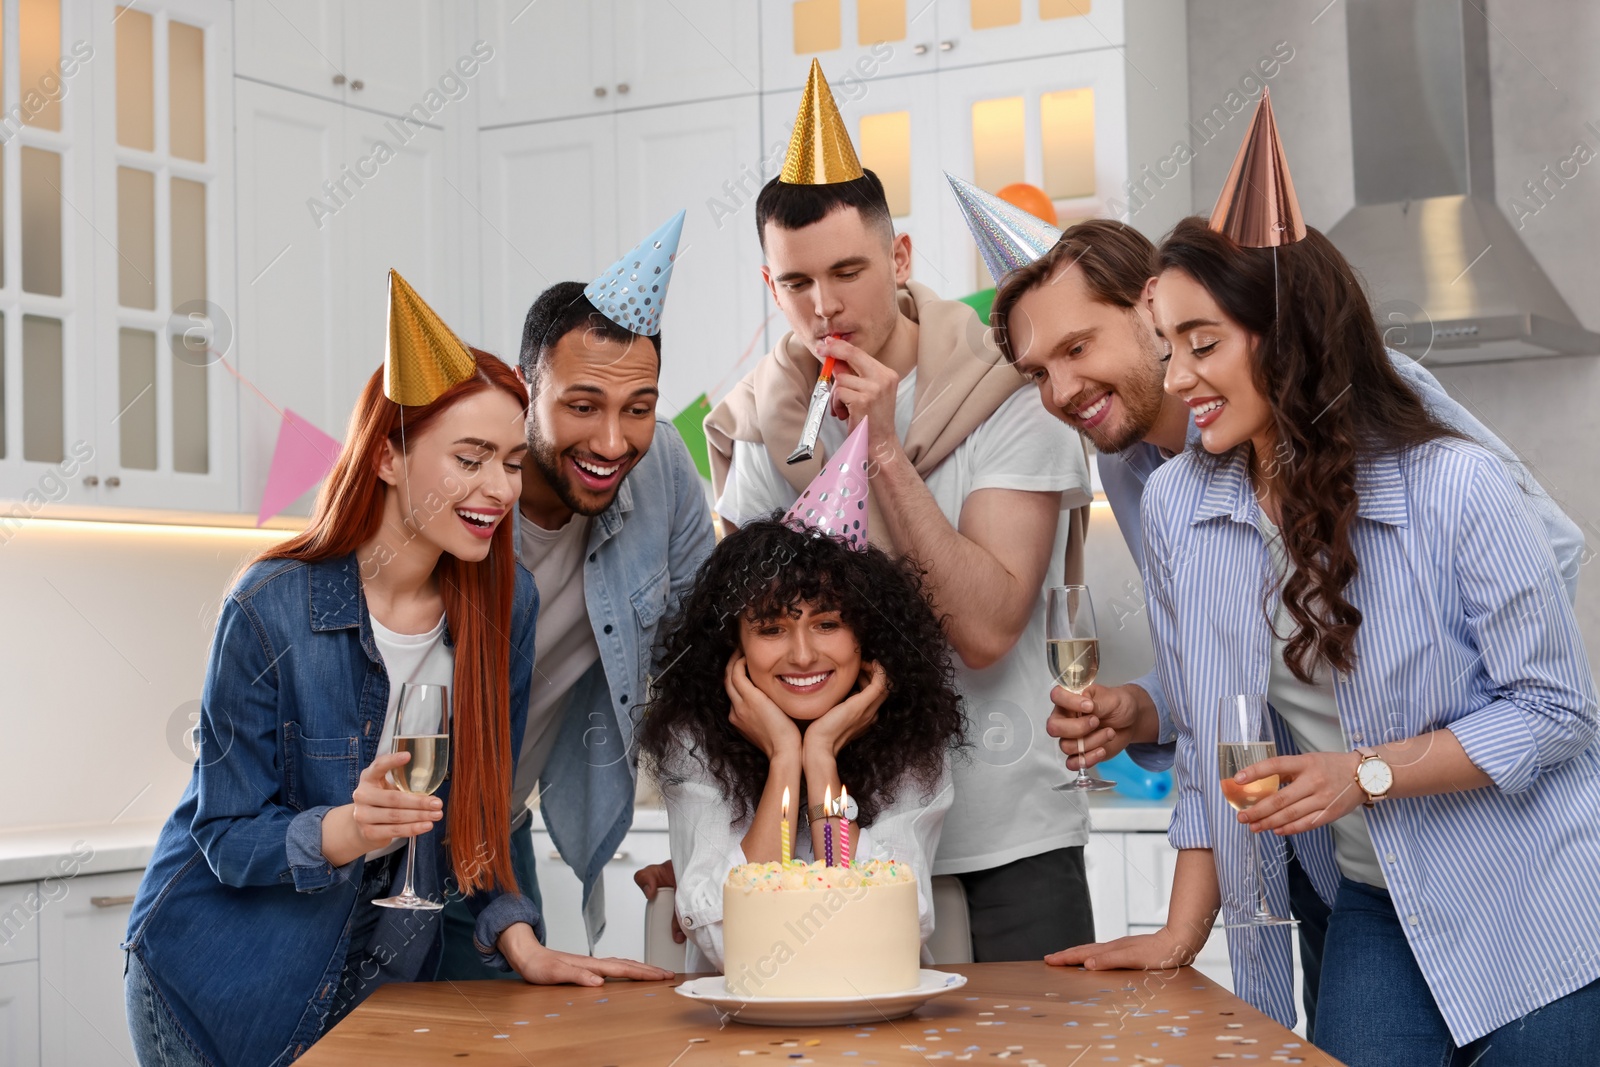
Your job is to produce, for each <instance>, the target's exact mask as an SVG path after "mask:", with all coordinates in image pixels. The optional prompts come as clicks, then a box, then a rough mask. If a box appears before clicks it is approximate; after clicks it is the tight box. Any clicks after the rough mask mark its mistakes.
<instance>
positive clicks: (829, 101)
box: [778, 59, 865, 463]
mask: <svg viewBox="0 0 1600 1067" xmlns="http://www.w3.org/2000/svg"><path fill="white" fill-rule="evenodd" d="M864 176H865V172H863V171H862V169H861V160H860V159H858V158H857V157H856V149H855V145H853V144H851V143H850V131H849V130H848V129H847V128H846V127H845V124H844V118H843V116H841V115H840V114H839V105H837V104H836V103H834V101H833V91H832V90H831V89H829V88H828V79H827V78H825V77H823V75H822V64H821V63H818V62H817V61H816V60H815V59H813V60H812V61H811V73H810V74H809V75H808V76H807V77H806V87H805V91H804V92H803V93H801V94H800V110H799V111H798V112H797V113H796V114H795V117H794V132H793V133H792V134H790V136H789V152H788V154H787V155H786V156H785V157H784V160H783V170H782V172H780V173H779V175H778V180H779V181H780V182H783V183H784V184H785V185H837V184H839V183H840V182H853V181H855V180H856V179H857V178H861V177H864ZM833 367H834V362H833V357H832V356H828V357H826V358H825V359H823V361H822V373H821V374H819V375H817V384H816V385H815V386H813V387H812V389H811V402H810V404H809V405H808V406H807V407H806V421H805V423H804V424H803V425H802V427H801V429H800V443H799V444H797V445H795V449H794V451H793V452H791V453H790V454H789V462H790V463H800V462H803V461H805V460H808V459H810V458H811V457H812V456H813V455H814V454H815V452H816V448H817V435H818V434H819V433H821V432H822V419H823V416H825V415H827V413H828V402H829V401H830V400H831V399H832V398H833Z"/></svg>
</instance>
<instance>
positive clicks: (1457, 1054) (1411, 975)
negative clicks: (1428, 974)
mask: <svg viewBox="0 0 1600 1067" xmlns="http://www.w3.org/2000/svg"><path fill="white" fill-rule="evenodd" d="M1597 1020H1600V982H1592V983H1590V984H1589V985H1587V986H1584V987H1583V988H1582V989H1578V990H1574V991H1573V992H1571V993H1568V994H1567V995H1566V996H1564V997H1562V998H1560V999H1559V1000H1556V1001H1553V1002H1551V1003H1549V1004H1546V1005H1545V1006H1544V1007H1542V1008H1540V1009H1538V1010H1537V1011H1532V1012H1529V1013H1528V1014H1527V1015H1524V1016H1523V1017H1522V1018H1520V1019H1515V1020H1513V1021H1511V1022H1509V1023H1507V1024H1506V1025H1504V1026H1502V1027H1500V1029H1498V1030H1494V1031H1492V1032H1490V1033H1488V1034H1485V1035H1484V1036H1483V1037H1480V1038H1478V1039H1477V1040H1476V1041H1472V1042H1469V1043H1468V1044H1467V1045H1465V1046H1463V1047H1459V1048H1458V1047H1457V1046H1456V1044H1455V1042H1453V1041H1452V1040H1451V1039H1450V1030H1449V1028H1448V1027H1446V1026H1445V1022H1444V1018H1443V1017H1442V1016H1441V1015H1440V1014H1439V1009H1438V1006H1437V1005H1436V1004H1435V1003H1434V999H1433V993H1432V992H1431V991H1430V990H1429V989H1428V983H1427V980H1426V979H1424V978H1423V976H1422V971H1421V970H1420V969H1418V967H1417V961H1416V958H1415V957H1414V956H1413V955H1412V954H1411V946H1410V945H1409V944H1407V943H1406V936H1405V933H1404V931H1403V930H1402V929H1401V927H1400V917H1399V916H1398V915H1396V914H1395V910H1394V904H1393V903H1392V902H1391V901H1390V899H1389V894H1388V893H1387V892H1385V891H1384V890H1382V889H1378V888H1376V887H1375V886H1369V885H1363V884H1361V883H1359V882H1352V881H1351V880H1350V879H1348V878H1345V879H1341V880H1340V882H1339V895H1338V898H1337V899H1336V900H1335V901H1334V904H1333V914H1332V915H1331V916H1330V917H1329V919H1328V939H1327V944H1326V946H1325V949H1324V952H1323V956H1322V982H1321V990H1320V995H1319V997H1318V1000H1317V1027H1316V1030H1315V1032H1314V1033H1313V1034H1312V1043H1313V1044H1315V1045H1316V1046H1317V1047H1318V1048H1320V1049H1322V1050H1323V1051H1324V1052H1327V1053H1329V1054H1330V1055H1333V1056H1336V1057H1338V1058H1339V1059H1340V1060H1342V1061H1343V1062H1344V1063H1346V1064H1348V1065H1349V1067H1527V1065H1529V1064H1541V1063H1550V1064H1573V1065H1577V1064H1596V1063H1600V1024H1597Z"/></svg>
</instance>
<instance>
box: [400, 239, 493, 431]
mask: <svg viewBox="0 0 1600 1067" xmlns="http://www.w3.org/2000/svg"><path fill="white" fill-rule="evenodd" d="M477 367H478V361H477V360H476V359H474V358H473V355H472V350H471V349H469V348H468V347H467V346H466V344H464V343H463V342H462V340H461V338H459V337H457V336H456V335H455V334H454V333H452V332H451V331H450V327H448V326H446V325H445V324H444V321H443V320H442V319H440V318H439V316H438V315H436V314H434V311H433V309H432V308H431V307H429V306H428V305H427V304H426V303H425V302H424V301H423V299H422V297H420V296H418V295H417V291H416V290H415V289H413V288H411V286H410V285H409V284H407V282H406V280H405V279H404V278H402V277H400V274H399V272H398V271H395V270H392V269H391V270H390V271H389V340H388V344H387V345H386V347H385V349H384V353H383V395H384V396H386V397H388V398H389V399H390V400H393V401H394V402H395V403H396V404H403V405H405V406H406V407H417V406H420V405H422V404H431V403H433V402H434V401H435V400H437V399H439V397H441V396H442V395H444V393H445V391H446V390H447V389H449V388H450V387H451V386H452V385H455V384H456V383H458V382H464V381H466V380H467V379H468V378H470V377H472V375H473V373H474V372H475V371H476V370H477Z"/></svg>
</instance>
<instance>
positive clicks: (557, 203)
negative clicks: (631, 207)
mask: <svg viewBox="0 0 1600 1067" xmlns="http://www.w3.org/2000/svg"><path fill="white" fill-rule="evenodd" d="M529 17H532V13H531V12H530V14H529ZM615 121H616V120H615V119H614V118H613V117H612V116H609V115H606V116H600V117H597V118H586V119H565V120H563V121H560V122H539V123H533V124H531V125H527V126H512V127H508V128H506V129H496V130H484V131H483V132H482V133H481V134H480V137H479V144H478V151H479V161H478V174H479V181H480V187H481V189H482V197H481V199H480V200H479V202H478V203H477V204H476V211H475V216H476V217H477V218H478V219H479V220H480V225H481V231H482V232H481V236H480V241H479V244H480V248H481V252H480V264H479V277H480V278H481V279H482V281H481V285H480V293H481V296H482V301H483V327H482V335H481V338H480V343H482V344H483V345H485V346H486V347H487V348H489V349H490V350H491V351H494V352H496V353H497V354H498V355H500V356H501V357H502V358H504V359H505V360H506V361H507V362H508V363H515V362H516V360H517V352H518V349H519V348H520V345H521V341H522V320H523V318H524V316H526V315H527V313H528V306H529V305H530V304H532V303H533V300H534V298H535V297H536V296H538V295H539V294H540V293H541V292H543V291H544V290H545V289H546V288H548V287H549V286H551V285H554V284H555V283H556V282H560V281H583V282H587V281H588V280H589V279H591V278H593V277H594V276H595V275H597V274H599V273H600V272H601V271H602V270H604V269H605V268H606V267H607V266H608V265H609V264H610V263H611V262H612V261H613V260H615V259H616V257H617V256H620V255H621V254H622V253H623V252H625V251H626V250H627V249H628V248H631V247H632V242H637V241H639V240H640V239H641V238H643V237H644V236H645V234H644V233H640V234H639V235H638V236H636V237H634V238H632V242H630V243H628V244H626V245H624V246H623V247H618V245H619V244H620V243H621V241H622V239H623V236H625V235H619V232H618V228H617V212H616V204H617V145H616V132H615ZM648 232H649V231H645V233H648ZM668 306H669V309H670V306H671V305H670V301H669V305H668Z"/></svg>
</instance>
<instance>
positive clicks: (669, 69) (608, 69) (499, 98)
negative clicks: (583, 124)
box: [478, 0, 761, 128]
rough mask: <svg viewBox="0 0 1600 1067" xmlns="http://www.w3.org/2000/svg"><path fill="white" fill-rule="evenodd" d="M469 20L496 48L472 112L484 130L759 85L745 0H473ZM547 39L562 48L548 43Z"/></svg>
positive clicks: (753, 28)
mask: <svg viewBox="0 0 1600 1067" xmlns="http://www.w3.org/2000/svg"><path fill="white" fill-rule="evenodd" d="M478 25H479V30H480V32H481V33H482V34H483V35H484V37H485V39H486V40H488V41H489V42H490V43H491V44H492V45H493V46H494V47H495V49H496V51H497V53H499V55H498V57H497V58H496V60H495V61H494V63H492V64H490V65H489V67H488V71H487V79H486V86H485V87H486V90H487V92H486V94H485V97H484V101H483V105H482V111H481V112H480V121H481V123H482V124H483V125H484V126H485V127H489V128H493V127H497V126H506V125H511V124H515V123H524V122H541V121H546V120H549V119H559V118H573V117H579V116H589V115H609V114H612V113H614V112H618V111H628V110H634V109H638V108H649V107H660V106H661V105H663V104H677V103H685V102H688V101H693V100H707V99H715V98H719V97H727V96H739V95H746V94H748V95H754V94H755V93H757V92H758V91H760V87H761V76H760V61H759V53H760V49H759V45H758V40H759V34H758V30H757V12H756V8H755V5H754V4H752V3H750V0H673V2H672V3H661V2H659V0H586V2H583V3H558V4H552V3H529V2H528V0H479V3H478ZM556 41H559V42H561V45H562V46H561V47H559V48H552V47H551V42H556ZM664 41H670V42H672V43H671V45H670V46H667V47H663V44H662V42H664Z"/></svg>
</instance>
